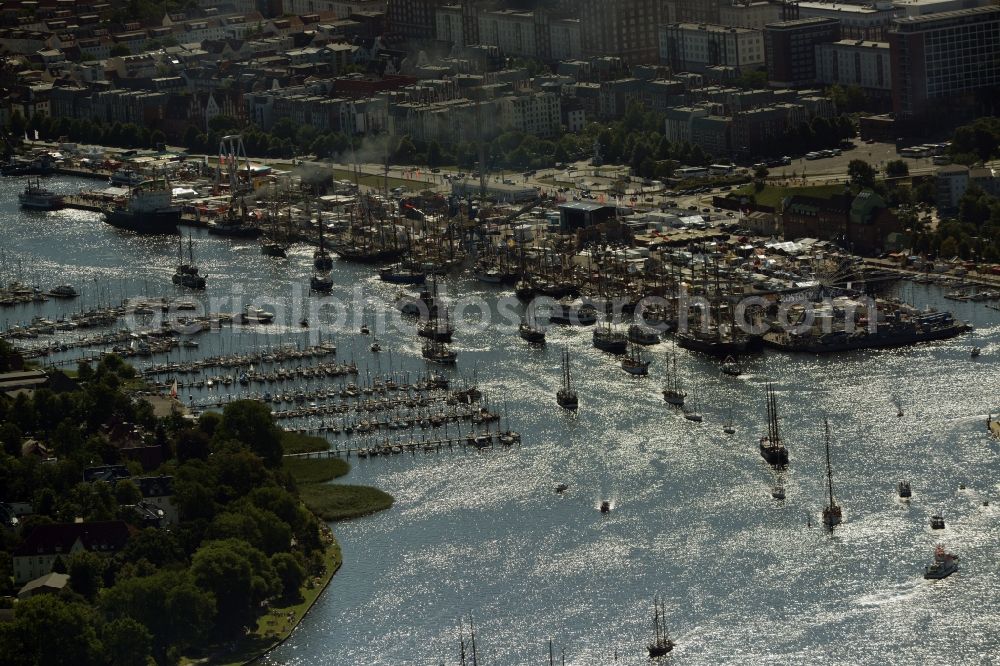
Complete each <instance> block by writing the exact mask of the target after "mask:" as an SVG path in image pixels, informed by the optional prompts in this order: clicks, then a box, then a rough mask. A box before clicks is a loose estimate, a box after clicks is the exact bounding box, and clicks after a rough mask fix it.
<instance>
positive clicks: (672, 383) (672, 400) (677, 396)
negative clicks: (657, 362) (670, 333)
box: [663, 349, 687, 407]
mask: <svg viewBox="0 0 1000 666" xmlns="http://www.w3.org/2000/svg"><path fill="white" fill-rule="evenodd" d="M664 367H665V368H666V372H667V377H666V381H665V382H664V384H663V399H664V400H665V401H666V403H667V404H669V405H673V406H674V407H683V406H684V398H686V397H687V393H685V392H684V391H682V390H681V383H680V378H679V377H678V376H677V351H676V350H674V349H671V350H670V359H669V363H667V364H665V366H664Z"/></svg>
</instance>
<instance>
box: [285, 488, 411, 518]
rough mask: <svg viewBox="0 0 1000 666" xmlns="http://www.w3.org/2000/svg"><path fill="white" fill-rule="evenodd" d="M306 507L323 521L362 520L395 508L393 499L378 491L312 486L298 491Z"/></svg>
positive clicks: (373, 489) (374, 489)
mask: <svg viewBox="0 0 1000 666" xmlns="http://www.w3.org/2000/svg"><path fill="white" fill-rule="evenodd" d="M299 496H300V497H301V498H302V501H303V502H305V505H306V507H307V508H308V509H309V510H310V511H312V512H313V513H315V514H316V515H317V516H319V517H320V518H322V519H323V520H348V519H351V518H360V517H361V516H366V515H368V514H370V513H375V512H376V511H383V510H385V509H388V508H389V507H391V506H392V503H393V497H392V495H390V494H389V493H385V492H382V491H381V490H379V489H378V488H372V487H370V486H352V485H347V484H339V483H329V484H328V483H313V484H309V485H305V486H302V487H301V488H299Z"/></svg>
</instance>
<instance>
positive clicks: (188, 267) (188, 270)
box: [170, 235, 205, 289]
mask: <svg viewBox="0 0 1000 666" xmlns="http://www.w3.org/2000/svg"><path fill="white" fill-rule="evenodd" d="M177 254H178V258H179V259H180V263H179V264H178V265H177V271H176V272H175V273H174V275H173V277H172V278H170V280H171V281H172V282H173V283H174V284H176V285H178V286H180V287H185V288H187V289H204V288H205V276H204V275H201V274H199V272H198V267H197V266H195V265H194V244H193V241H192V240H191V236H190V235H189V236H188V263H184V246H183V244H182V243H181V240H180V239H178V240H177Z"/></svg>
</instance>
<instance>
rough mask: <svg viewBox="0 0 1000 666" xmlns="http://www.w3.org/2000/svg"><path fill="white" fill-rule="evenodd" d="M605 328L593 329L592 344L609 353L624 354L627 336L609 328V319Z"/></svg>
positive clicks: (626, 346) (626, 347)
mask: <svg viewBox="0 0 1000 666" xmlns="http://www.w3.org/2000/svg"><path fill="white" fill-rule="evenodd" d="M607 321H608V325H607V327H606V328H600V327H598V328H595V329H594V346H595V347H597V348H598V349H600V350H601V351H606V352H608V353H609V354H624V353H625V351H626V349H628V337H627V336H626V335H625V334H623V333H621V332H620V331H615V330H613V329H612V328H611V319H610V318H609V319H608V320H607Z"/></svg>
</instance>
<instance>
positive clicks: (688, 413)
mask: <svg viewBox="0 0 1000 666" xmlns="http://www.w3.org/2000/svg"><path fill="white" fill-rule="evenodd" d="M683 409H684V418H686V419H687V420H688V421H694V422H695V423H701V422H702V421H704V420H705V419H704V418H703V417H702V415H701V412H699V411H698V403H697V402H696V401H695V399H694V397H693V396H692V398H691V402H690V404H689V405H687V406H685V407H684V408H683Z"/></svg>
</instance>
